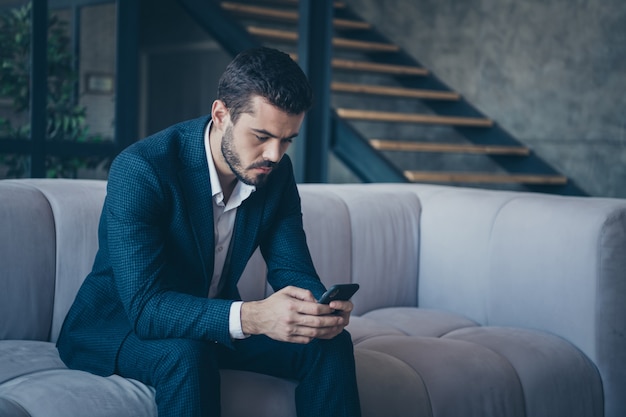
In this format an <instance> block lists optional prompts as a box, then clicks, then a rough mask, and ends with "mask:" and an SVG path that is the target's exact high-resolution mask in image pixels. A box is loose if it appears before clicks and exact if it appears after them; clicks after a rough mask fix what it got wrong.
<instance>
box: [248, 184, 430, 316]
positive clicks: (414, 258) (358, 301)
mask: <svg viewBox="0 0 626 417" xmlns="http://www.w3.org/2000/svg"><path fill="white" fill-rule="evenodd" d="M298 190H299V192H300V197H301V199H302V216H303V223H304V230H305V232H306V235H307V243H308V245H309V249H310V251H311V256H312V258H313V263H314V264H315V268H316V270H317V272H318V274H319V276H320V278H321V279H322V281H323V282H324V284H325V285H326V286H330V285H331V284H336V283H347V282H356V283H358V284H360V285H361V289H360V290H359V291H358V292H357V294H356V295H355V296H354V298H353V301H354V305H355V310H354V312H355V314H362V313H365V312H367V311H370V310H373V309H375V308H381V307H390V306H416V305H417V295H418V294H417V285H418V280H417V273H418V265H419V258H418V254H419V216H420V203H419V200H418V199H417V196H416V194H415V193H413V192H411V191H410V190H400V191H398V192H395V191H394V192H392V191H389V190H385V189H384V188H381V187H375V186H373V185H369V184H350V185H340V184H300V185H299V186H298ZM265 273H266V268H265V263H264V262H263V259H262V257H261V256H260V254H259V253H258V251H257V253H255V255H254V256H253V259H252V260H251V262H250V263H249V264H248V267H247V268H246V271H245V272H244V275H243V277H242V279H241V281H240V283H239V288H240V292H241V294H242V297H243V298H244V299H259V298H263V297H265V296H267V295H268V294H270V293H271V289H270V288H267V287H265V291H264V292H261V289H260V288H259V287H258V284H259V282H262V281H264V276H265Z"/></svg>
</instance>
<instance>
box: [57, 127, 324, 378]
mask: <svg viewBox="0 0 626 417" xmlns="http://www.w3.org/2000/svg"><path fill="white" fill-rule="evenodd" d="M208 122H209V118H208V117H203V118H200V119H196V120H192V121H188V122H183V123H180V124H178V125H175V126H173V127H171V128H169V129H167V130H164V131H162V132H159V133H157V134H155V135H153V136H151V137H149V138H146V139H144V140H142V141H140V142H137V143H135V144H133V145H132V146H130V147H129V148H128V149H126V150H125V151H124V152H122V153H121V154H120V155H119V156H118V157H117V158H116V159H115V161H114V162H113V164H112V166H111V170H110V173H109V180H108V186H107V197H106V200H105V203H104V207H103V211H102V215H101V219H100V225H99V230H98V236H99V249H98V253H97V255H96V259H95V262H94V266H93V269H92V272H91V273H90V274H89V275H88V276H87V278H86V279H85V281H84V283H83V285H82V286H81V288H80V290H79V292H78V294H77V296H76V299H75V301H74V304H73V305H72V307H71V309H70V311H69V313H68V315H67V317H66V319H65V322H64V324H63V328H62V330H61V333H60V336H59V340H58V343H57V347H58V349H59V353H60V355H61V358H62V359H63V361H64V362H65V363H66V364H67V365H68V366H69V367H70V368H75V369H82V370H86V371H89V372H93V373H96V374H99V375H110V374H112V373H113V372H114V370H115V359H116V356H117V352H118V350H119V348H120V345H121V343H122V342H123V340H124V338H125V337H126V335H128V334H129V333H130V332H135V333H136V334H137V335H138V336H139V337H140V338H144V339H163V338H189V339H197V340H207V341H217V342H219V343H223V344H224V345H227V346H230V345H231V340H230V336H229V331H228V315H229V310H230V305H231V303H232V302H233V300H237V299H239V293H238V290H237V281H238V279H239V277H240V276H241V274H242V272H243V270H244V268H245V266H246V263H247V261H248V259H249V258H250V256H251V255H252V253H253V252H254V250H255V249H256V248H257V247H258V246H260V247H261V252H262V254H263V256H264V258H265V260H266V262H267V265H268V280H269V282H270V284H271V285H272V286H273V288H274V289H276V290H277V289H280V288H283V287H285V286H287V285H295V286H298V287H302V288H308V289H310V290H311V291H312V292H313V294H314V295H315V296H316V297H318V296H320V295H321V293H322V292H323V291H324V286H323V285H322V283H321V282H320V280H319V278H318V277H317V275H316V272H315V270H314V267H313V264H312V261H311V257H310V254H309V251H308V249H307V245H306V240H305V235H304V231H303V229H302V216H301V209H300V198H299V195H298V192H297V189H296V184H295V181H294V177H293V172H292V165H291V162H290V160H289V157H288V156H286V155H285V156H284V157H283V159H282V160H281V162H280V163H279V164H278V166H277V167H276V168H275V169H274V171H273V172H272V174H271V175H270V177H269V178H268V182H267V184H266V186H265V187H262V188H258V189H257V191H256V192H254V193H253V194H252V195H251V197H249V198H248V199H247V200H245V202H244V203H243V204H242V206H240V208H239V209H238V211H237V218H236V221H235V229H234V232H233V239H232V243H231V248H230V250H231V254H230V262H229V263H228V265H226V266H225V268H224V274H223V279H225V280H226V281H225V286H224V288H223V290H222V292H221V294H220V299H207V294H208V291H209V286H210V284H211V278H212V275H213V262H214V259H213V254H214V232H213V205H212V200H211V184H210V180H209V170H208V165H207V160H206V152H205V148H204V143H203V134H204V129H205V128H206V126H207V124H208Z"/></svg>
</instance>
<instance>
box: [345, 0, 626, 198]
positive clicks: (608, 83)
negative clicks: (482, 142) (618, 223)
mask: <svg viewBox="0 0 626 417" xmlns="http://www.w3.org/2000/svg"><path fill="white" fill-rule="evenodd" d="M346 3H347V4H348V5H349V6H350V7H351V8H352V9H353V10H355V11H356V13H358V14H359V15H360V16H361V17H363V18H364V19H365V20H367V21H369V22H370V23H372V24H374V25H375V27H376V28H377V29H378V30H379V31H380V32H382V33H383V34H384V35H385V36H387V37H388V38H389V39H391V40H392V41H394V42H395V43H397V44H399V45H400V46H401V47H402V48H403V49H404V50H405V51H407V52H408V53H409V54H410V55H412V56H413V57H415V58H416V59H417V60H418V61H420V62H421V63H422V64H423V65H424V66H426V67H427V68H429V69H431V70H432V71H433V72H434V73H435V74H437V76H438V77H439V78H441V79H442V80H443V81H444V82H445V83H447V84H448V85H449V86H450V87H452V88H453V89H455V90H456V91H458V92H460V93H461V94H463V95H464V96H465V97H466V98H467V99H468V100H469V101H470V102H471V103H472V104H474V105H475V106H476V107H478V108H479V109H480V110H481V111H483V112H484V113H485V114H486V115H487V116H488V117H490V118H492V119H494V120H495V121H496V122H498V123H499V124H501V125H502V126H503V127H504V129H506V130H508V131H509V132H510V133H512V134H513V136H515V137H516V138H517V139H518V140H520V141H521V142H523V143H525V144H526V145H527V146H529V147H530V148H532V149H533V150H534V151H536V152H537V153H538V154H539V155H540V156H541V157H542V158H544V159H545V160H546V161H547V162H549V163H550V164H552V165H553V166H554V167H555V168H556V169H558V170H560V171H561V172H562V173H564V174H565V175H567V176H569V177H571V178H573V179H574V180H575V181H576V182H577V183H578V184H579V185H580V186H581V187H582V188H583V189H584V190H586V191H587V192H588V193H589V194H591V195H595V196H612V197H626V2H624V1H623V0H524V1H519V0H462V1H460V0H419V1H417V0H385V1H381V0H347V1H346Z"/></svg>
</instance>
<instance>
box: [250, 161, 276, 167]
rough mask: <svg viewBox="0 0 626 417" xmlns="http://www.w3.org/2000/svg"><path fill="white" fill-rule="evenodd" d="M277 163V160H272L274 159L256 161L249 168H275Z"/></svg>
mask: <svg viewBox="0 0 626 417" xmlns="http://www.w3.org/2000/svg"><path fill="white" fill-rule="evenodd" d="M276 165H277V163H276V162H272V161H259V162H255V163H253V164H252V165H250V166H249V167H248V169H254V168H274V167H275V166H276Z"/></svg>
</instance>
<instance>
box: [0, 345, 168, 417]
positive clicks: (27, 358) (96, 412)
mask: <svg viewBox="0 0 626 417" xmlns="http://www.w3.org/2000/svg"><path fill="white" fill-rule="evenodd" d="M0 399H1V400H2V402H3V403H4V406H5V407H9V406H12V407H13V408H14V410H12V411H14V412H17V411H15V410H19V409H21V410H22V411H23V413H22V414H15V415H16V416H21V415H26V416H31V417H39V416H41V417H44V416H45V417H68V416H79V415H89V416H93V417H100V416H101V417H108V416H118V417H143V416H145V417H152V416H155V415H156V404H155V403H154V393H153V390H152V388H150V387H148V386H146V385H144V384H142V383H139V382H137V381H134V380H131V379H125V378H122V377H120V376H117V375H113V376H110V377H107V378H103V377H99V376H96V375H92V374H90V373H87V372H81V371H74V370H70V369H67V368H66V367H65V365H64V364H63V362H62V361H61V359H60V358H59V355H58V352H57V349H56V347H55V345H54V344H53V343H49V342H40V341H21V340H3V341H0ZM24 413H26V414H24ZM9 415H11V414H9Z"/></svg>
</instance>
